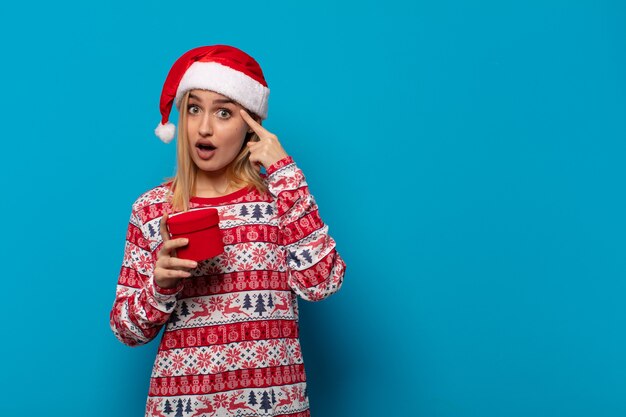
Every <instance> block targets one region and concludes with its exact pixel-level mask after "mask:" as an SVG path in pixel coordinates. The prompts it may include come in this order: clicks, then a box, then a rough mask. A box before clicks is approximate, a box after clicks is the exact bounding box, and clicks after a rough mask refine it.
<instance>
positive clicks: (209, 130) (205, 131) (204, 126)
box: [198, 113, 213, 136]
mask: <svg viewBox="0 0 626 417" xmlns="http://www.w3.org/2000/svg"><path fill="white" fill-rule="evenodd" d="M198 133H199V134H200V135H201V136H210V135H212V134H213V127H212V126H211V116H210V115H209V114H207V113H205V114H204V115H203V117H202V121H201V122H200V126H198Z"/></svg>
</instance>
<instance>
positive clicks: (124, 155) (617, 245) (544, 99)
mask: <svg viewBox="0 0 626 417" xmlns="http://www.w3.org/2000/svg"><path fill="white" fill-rule="evenodd" d="M0 15H1V17H0V34H1V35H2V39H3V42H2V72H3V78H4V82H3V86H2V97H3V100H2V102H1V104H0V105H1V106H2V116H3V150H2V152H0V154H1V155H2V156H1V162H2V165H1V166H2V169H3V174H4V175H3V177H4V186H3V190H2V206H3V212H4V222H3V223H4V236H3V237H4V239H2V240H3V243H2V254H3V255H2V282H3V284H4V285H3V287H4V294H3V295H4V296H3V297H2V305H3V307H4V320H3V325H2V333H3V337H2V343H1V345H2V348H1V349H2V351H1V352H0V353H1V355H2V358H3V362H4V363H3V371H2V375H3V377H2V380H3V382H2V384H3V387H2V390H1V394H0V395H1V396H2V402H1V405H0V414H2V415H6V416H13V415H16V416H17V415H19V416H38V415H46V416H57V415H58V416H61V415H63V416H85V415H87V416H94V417H98V416H117V417H125V416H129V417H131V416H139V415H142V413H143V410H144V404H145V398H146V395H147V389H148V379H149V375H150V369H151V366H152V361H153V359H154V355H155V352H156V347H157V342H156V341H155V342H152V343H151V344H149V345H147V346H143V347H139V348H129V347H126V346H124V345H122V344H121V343H120V342H118V341H117V340H116V339H115V338H114V336H113V334H112V332H111V331H110V329H109V323H108V315H109V310H110V308H111V306H112V303H113V299H114V295H115V284H116V281H117V274H118V272H119V268H120V265H121V261H122V254H123V243H124V237H125V229H126V224H127V221H128V218H129V215H130V207H131V204H132V202H133V201H134V199H135V198H136V197H137V196H138V195H139V194H141V193H142V192H143V191H145V190H147V189H148V188H149V187H152V186H154V185H156V184H158V183H159V182H160V181H161V180H162V179H164V178H165V177H168V176H170V175H172V174H173V172H174V152H175V147H174V145H173V144H170V145H164V144H162V143H161V142H160V141H159V140H158V139H157V138H156V137H155V136H154V135H153V129H154V127H155V126H156V124H157V123H158V121H159V118H160V116H159V113H158V102H159V95H160V91H161V87H162V84H163V81H164V79H165V76H166V74H167V71H168V70H169V68H170V66H171V64H172V63H173V62H174V61H175V60H176V59H177V58H178V57H179V56H180V55H181V54H182V53H184V52H185V51H187V50H188V49H191V48H193V47H196V46H200V45H208V44H217V43H226V44H231V45H235V46H238V47H239V48H241V49H243V50H245V51H246V52H248V53H250V54H251V55H252V56H254V57H255V58H256V59H257V60H258V61H259V62H260V64H261V66H262V67H263V70H264V72H265V75H266V78H267V80H268V83H269V85H270V89H271V95H270V107H269V108H270V110H269V118H268V120H267V121H266V123H265V126H266V127H267V128H268V129H269V130H270V131H272V132H274V133H275V134H277V136H278V138H279V139H280V140H281V142H282V144H283V146H284V147H285V148H286V149H287V151H288V152H289V153H290V154H291V155H293V157H294V158H295V160H296V162H297V163H298V165H299V166H300V167H301V168H302V169H303V170H304V172H305V174H306V176H307V179H308V181H309V183H310V186H311V190H312V192H313V194H314V195H315V197H316V199H317V202H318V204H319V206H320V210H321V214H322V217H323V219H324V220H325V221H326V223H327V224H329V226H330V231H331V234H332V236H333V237H334V238H335V239H336V241H337V243H338V249H339V251H340V253H341V254H342V256H343V257H344V258H345V260H346V262H347V264H348V269H347V275H346V277H345V283H344V286H343V288H342V289H341V291H340V292H339V293H337V294H336V295H334V296H333V297H331V298H329V299H327V300H325V301H323V302H321V303H306V302H303V301H301V302H300V306H301V315H302V317H301V328H302V337H301V339H302V343H303V354H304V358H305V364H306V366H307V376H308V379H309V390H310V392H309V393H310V398H311V407H312V412H313V416H314V417H320V416H323V417H334V416H357V415H358V416H383V415H390V416H391V415H393V416H400V415H402V416H425V417H426V416H427V417H453V416H454V417H471V416H477V417H491V416H493V417H500V416H511V417H516V416H520V417H521V416H624V415H626V354H625V352H626V303H625V302H624V299H625V297H626V280H625V278H624V276H625V272H626V257H625V256H624V255H625V251H626V237H625V236H626V233H625V232H626V220H625V219H626V198H625V194H624V179H625V178H626V175H625V174H626V164H625V162H624V157H625V156H626V141H625V139H626V77H625V74H626V48H625V47H626V25H625V23H624V22H626V6H625V4H624V3H623V2H619V1H525V2H516V3H512V2H498V1H478V2H462V1H453V0H447V1H446V0H444V1H437V2H430V1H429V2H427V1H420V2H408V1H407V2H401V1H397V0H393V1H387V2H382V1H359V2H356V1H354V2H340V3H338V4H336V3H335V2H332V1H329V0H318V1H315V2H310V3H298V4H296V3H295V2H287V1H284V2H267V3H266V2H260V1H237V2H213V1H212V2H193V3H191V2H189V3H179V4H175V3H174V2H160V1H152V2H147V1H146V2H143V3H138V2H135V3H126V2H122V1H109V2H86V3H84V4H83V3H75V4H70V3H67V2H41V1H38V2H28V3H27V4H26V5H24V6H18V5H17V4H12V5H10V6H7V5H5V6H3V11H2V13H1V14H0ZM172 117H173V119H174V120H175V119H176V117H177V114H176V113H174V114H173V116H172Z"/></svg>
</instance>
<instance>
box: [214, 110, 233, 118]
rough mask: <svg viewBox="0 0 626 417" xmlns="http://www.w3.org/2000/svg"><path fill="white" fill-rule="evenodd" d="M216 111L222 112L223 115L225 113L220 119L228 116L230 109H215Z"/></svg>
mask: <svg viewBox="0 0 626 417" xmlns="http://www.w3.org/2000/svg"><path fill="white" fill-rule="evenodd" d="M217 113H218V114H222V115H224V113H225V114H226V115H225V116H223V117H221V118H222V119H226V118H228V117H230V114H231V113H230V110H228V109H219V110H218V111H217Z"/></svg>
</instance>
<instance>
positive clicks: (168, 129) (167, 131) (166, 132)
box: [154, 122, 176, 143]
mask: <svg viewBox="0 0 626 417" xmlns="http://www.w3.org/2000/svg"><path fill="white" fill-rule="evenodd" d="M154 133H155V134H156V135H157V136H158V137H159V139H161V140H162V141H163V142H165V143H170V142H171V141H172V139H174V135H175V134H176V126H175V125H174V123H170V122H167V123H166V124H162V123H159V125H158V126H157V127H156V129H154Z"/></svg>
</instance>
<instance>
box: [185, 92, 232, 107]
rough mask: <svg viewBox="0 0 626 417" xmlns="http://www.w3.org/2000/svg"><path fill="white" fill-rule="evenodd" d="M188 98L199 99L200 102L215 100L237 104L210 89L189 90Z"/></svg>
mask: <svg viewBox="0 0 626 417" xmlns="http://www.w3.org/2000/svg"><path fill="white" fill-rule="evenodd" d="M189 99H193V100H199V101H202V102H209V103H210V102H214V101H217V102H220V103H227V102H231V103H233V104H237V103H236V102H235V101H234V100H233V99H231V98H229V97H226V96H225V95H222V94H219V93H216V92H215V91H210V90H200V89H195V90H190V91H189Z"/></svg>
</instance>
